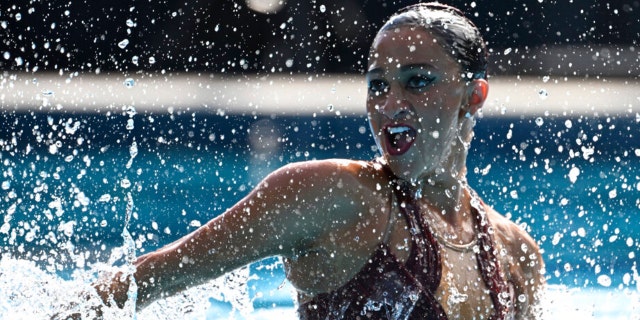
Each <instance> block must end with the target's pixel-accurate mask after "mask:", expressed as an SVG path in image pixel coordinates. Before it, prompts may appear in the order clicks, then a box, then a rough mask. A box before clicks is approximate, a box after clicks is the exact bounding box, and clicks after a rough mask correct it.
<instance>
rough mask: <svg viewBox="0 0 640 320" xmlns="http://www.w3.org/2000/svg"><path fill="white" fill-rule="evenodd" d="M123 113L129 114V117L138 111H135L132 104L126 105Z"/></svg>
mask: <svg viewBox="0 0 640 320" xmlns="http://www.w3.org/2000/svg"><path fill="white" fill-rule="evenodd" d="M125 113H126V114H127V115H128V116H129V118H131V117H133V116H135V115H136V114H138V112H137V111H136V108H135V107H134V106H128V107H127V108H126V110H125Z"/></svg>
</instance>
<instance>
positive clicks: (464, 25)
mask: <svg viewBox="0 0 640 320" xmlns="http://www.w3.org/2000/svg"><path fill="white" fill-rule="evenodd" d="M402 26H416V27H421V28H424V29H426V30H428V31H429V32H431V33H432V34H433V35H434V36H435V37H437V38H438V39H439V40H440V41H443V42H444V44H443V47H444V48H445V49H446V50H447V51H449V52H451V54H452V56H453V58H454V59H456V60H457V61H458V63H460V65H461V66H462V71H463V77H464V78H465V79H468V80H471V79H486V78H487V47H486V45H485V43H484V40H483V39H482V34H481V33H480V30H478V28H477V27H476V26H475V24H473V22H471V20H469V19H467V18H466V17H465V15H464V13H462V11H460V10H458V9H456V8H454V7H451V6H448V5H445V4H441V3H437V2H429V3H418V4H414V5H410V6H408V7H405V8H402V9H400V10H398V11H397V12H396V13H395V14H394V15H393V16H391V18H389V20H388V21H387V22H386V23H385V24H384V25H383V26H382V28H381V29H380V31H379V32H378V33H380V32H383V31H387V30H391V29H394V28H398V27H402Z"/></svg>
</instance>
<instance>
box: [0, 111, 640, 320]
mask: <svg viewBox="0 0 640 320" xmlns="http://www.w3.org/2000/svg"><path fill="white" fill-rule="evenodd" d="M0 121H1V122H2V123H3V125H2V126H1V127H0V162H2V176H0V186H1V189H0V195H1V196H2V202H1V203H0V210H1V212H2V215H3V217H4V220H3V221H2V222H0V223H1V225H0V239H1V240H0V241H1V242H0V246H1V249H2V254H3V258H2V259H3V263H4V267H3V269H1V270H3V273H0V278H1V279H3V281H4V282H0V283H2V284H3V286H2V287H0V298H4V297H12V296H14V298H11V299H13V300H12V301H13V302H10V303H9V302H8V303H5V305H3V308H4V309H3V308H0V312H3V311H4V312H5V313H10V312H15V310H22V309H16V308H15V305H16V304H20V303H19V302H20V298H19V296H16V294H15V292H10V291H11V290H15V286H18V287H20V285H21V284H22V285H23V286H22V288H25V286H24V284H25V283H31V284H34V285H35V283H33V282H28V280H26V279H25V280H24V281H26V282H25V283H20V281H17V280H11V279H9V280H7V279H8V278H7V277H8V274H9V272H17V271H18V270H30V272H31V273H33V272H34V270H35V269H30V268H31V267H26V268H25V267H21V266H22V264H21V263H22V262H25V261H30V262H32V263H33V265H32V267H33V268H36V269H37V270H42V271H43V272H44V274H43V275H42V278H45V279H46V280H47V281H44V282H42V283H52V281H51V279H49V278H47V275H49V276H52V275H55V277H57V279H58V278H59V279H60V281H63V282H62V283H64V281H65V280H66V281H71V282H72V281H74V280H72V279H76V280H75V281H77V279H78V274H79V273H81V271H82V270H91V269H92V268H94V267H95V266H96V263H98V262H101V263H106V262H108V261H109V263H113V264H115V265H119V264H122V263H123V261H124V260H123V258H118V257H117V256H114V255H113V249H114V248H118V247H120V246H122V243H123V239H122V231H123V228H124V223H125V216H126V212H127V204H128V203H129V204H130V205H131V204H133V211H132V212H131V214H132V217H131V218H132V219H131V221H130V223H129V225H128V227H127V230H128V231H129V232H130V234H131V235H132V237H133V241H134V245H135V248H136V253H137V254H142V253H144V252H148V251H150V250H153V249H155V248H158V247H160V246H162V245H164V244H167V243H169V242H171V241H173V240H175V239H177V238H179V237H180V236H182V235H184V234H186V233H188V232H190V231H193V230H195V229H196V228H197V227H198V226H200V225H201V224H204V223H205V222H206V221H208V220H209V219H211V218H213V217H215V216H216V215H218V214H220V213H222V212H223V211H224V210H225V209H226V208H228V207H229V206H231V205H233V204H234V203H235V202H236V201H238V200H239V199H240V198H241V197H243V196H244V195H245V194H246V193H247V192H248V191H249V190H250V189H251V188H252V187H253V186H255V185H256V183H257V182H258V181H260V179H261V178H262V177H264V176H265V175H266V174H267V173H268V172H270V171H271V170H273V169H275V168H277V167H279V166H281V165H283V164H286V163H289V162H293V161H302V160H307V159H324V158H332V157H341V158H355V159H372V158H373V157H375V155H376V151H375V146H374V143H373V139H372V138H371V135H370V133H369V132H368V124H367V122H366V119H365V118H364V117H363V116H332V117H328V116H313V115H309V116H256V115H234V114H223V113H215V112H206V111H201V112H200V111H189V112H186V111H177V112H161V113H160V112H156V113H149V112H140V113H138V112H136V110H135V109H133V108H124V109H122V110H119V111H111V112H105V113H91V114H89V113H77V112H38V113H32V112H17V111H2V112H1V113H0ZM639 124H640V117H638V116H635V117H633V116H599V117H596V116H593V117H512V118H505V117H500V118H484V119H480V120H479V121H478V124H477V126H476V137H475V139H474V141H473V143H472V147H471V150H470V155H469V159H468V169H469V174H468V179H469V183H470V185H471V186H472V187H473V188H475V189H476V191H478V192H479V194H480V195H481V196H482V197H483V198H484V200H485V201H486V202H487V203H488V204H490V205H492V206H494V207H495V208H496V209H497V210H498V211H499V212H502V213H503V214H505V215H507V216H508V217H510V218H511V219H512V220H513V221H515V222H516V223H518V224H521V225H522V226H523V228H525V229H526V230H527V231H528V232H529V233H530V234H531V235H532V236H533V237H534V238H535V239H536V240H537V241H538V242H539V244H540V246H541V248H542V250H543V252H544V253H543V256H544V258H545V261H546V264H547V279H548V282H549V284H550V285H551V287H552V294H551V296H552V297H551V299H550V301H551V302H550V307H549V308H550V310H551V312H552V314H554V315H556V316H557V315H571V316H581V317H583V318H585V317H586V318H594V319H595V318H597V319H638V316H637V315H638V314H640V312H639V311H640V307H639V305H640V298H639V296H638V292H639V291H640V289H639V283H640V279H638V272H637V267H638V266H637V261H638V256H637V255H638V254H640V252H639V250H638V249H639V248H640V225H639V224H638V214H639V213H640V138H639V137H640V126H639ZM129 195H130V199H129V198H128V197H129ZM128 199H129V200H128ZM110 258H111V259H110ZM240 273H241V275H239V276H238V277H239V278H236V279H235V280H233V279H232V280H229V279H226V280H224V279H223V280H220V281H223V282H222V283H220V284H217V285H215V286H214V287H207V288H205V289H201V290H200V291H198V292H199V293H197V294H195V296H198V297H201V298H202V299H201V300H197V299H195V300H194V299H192V298H185V296H181V297H179V299H182V300H181V301H182V302H180V304H179V305H181V307H180V308H177V307H170V306H167V305H168V304H167V303H165V307H162V306H154V307H152V308H149V310H145V312H143V313H142V314H141V318H145V314H147V315H149V314H155V316H149V318H153V317H156V316H157V315H158V314H164V315H165V316H166V317H168V316H169V315H170V314H172V313H171V312H167V310H168V309H171V308H172V309H171V310H172V312H177V313H181V314H190V315H193V316H194V317H196V318H198V315H200V316H201V317H209V318H212V319H213V318H217V316H216V317H213V315H214V314H215V315H218V316H219V315H221V314H229V317H235V318H242V317H247V318H251V317H253V318H258V319H260V318H265V317H266V318H278V319H287V318H295V313H294V312H293V298H292V297H293V296H292V292H291V287H290V285H289V284H287V283H286V281H284V277H283V273H282V266H281V263H280V262H279V260H278V259H276V258H269V259H266V260H264V261H261V262H259V263H256V264H253V265H252V266H251V267H250V268H247V269H245V270H241V271H240ZM91 276H92V273H91V272H89V275H86V274H85V275H83V277H85V278H84V279H86V277H89V278H90V277H91ZM25 278H26V277H25ZM238 279H241V280H242V279H244V280H242V281H240V280H238ZM83 281H86V282H88V281H89V280H83ZM230 281H231V282H230ZM72 283H73V282H72ZM233 283H235V284H237V285H238V286H239V289H238V290H241V291H244V292H248V295H244V296H242V295H241V296H240V297H233V296H234V294H233V293H230V292H232V291H229V290H225V289H221V287H222V288H224V287H225V286H229V285H230V284H233ZM238 283H242V284H238ZM12 286H13V287H12ZM62 287H64V285H63V284H60V285H59V288H58V289H60V288H62ZM10 288H13V289H10ZM26 288H28V286H26ZM216 290H217V291H216ZM54 291H55V290H54ZM212 292H213V293H212ZM215 292H217V293H215ZM220 292H222V293H220ZM11 299H9V300H11ZM24 299H26V298H24ZM243 299H244V300H243ZM25 301H26V300H25ZM185 301H187V302H185ZM194 301H195V302H194ZM198 301H199V302H198ZM23 302H24V301H23ZM603 302H604V303H603ZM161 304H162V303H161ZM12 305H14V307H11V306H12ZM12 308H13V309H12ZM154 308H159V309H154ZM163 308H164V309H163ZM243 308H244V309H243ZM250 309H252V310H253V311H250V312H249V311H246V310H250ZM153 310H156V311H153ZM157 310H162V311H157ZM242 310H245V311H242ZM241 311H242V312H245V313H242V312H241ZM154 312H155V313H154ZM556 316H554V318H558V317H556ZM5 317H6V314H2V318H5ZM634 317H635V318H634Z"/></svg>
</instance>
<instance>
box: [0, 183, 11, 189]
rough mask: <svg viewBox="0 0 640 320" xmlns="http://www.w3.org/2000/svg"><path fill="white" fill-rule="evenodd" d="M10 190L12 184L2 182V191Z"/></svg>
mask: <svg viewBox="0 0 640 320" xmlns="http://www.w3.org/2000/svg"><path fill="white" fill-rule="evenodd" d="M9 188H11V182H9V181H2V190H9Z"/></svg>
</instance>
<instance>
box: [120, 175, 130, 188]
mask: <svg viewBox="0 0 640 320" xmlns="http://www.w3.org/2000/svg"><path fill="white" fill-rule="evenodd" d="M120 186H121V187H123V188H125V189H127V188H129V187H131V181H129V179H127V178H124V179H122V180H120Z"/></svg>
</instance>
